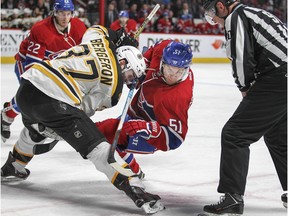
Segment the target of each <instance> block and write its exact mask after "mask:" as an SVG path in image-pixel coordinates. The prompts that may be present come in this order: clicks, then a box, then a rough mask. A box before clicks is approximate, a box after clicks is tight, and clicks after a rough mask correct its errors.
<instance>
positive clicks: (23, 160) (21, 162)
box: [12, 147, 33, 172]
mask: <svg viewBox="0 0 288 216" xmlns="http://www.w3.org/2000/svg"><path fill="white" fill-rule="evenodd" d="M12 155H13V157H14V158H15V160H16V161H15V162H13V163H12V164H13V166H14V167H15V168H16V169H17V170H18V171H20V172H23V171H25V167H26V165H27V164H28V163H29V162H30V160H31V159H32V158H33V155H25V154H23V153H20V152H19V151H18V150H17V149H16V148H15V147H14V148H13V153H12Z"/></svg>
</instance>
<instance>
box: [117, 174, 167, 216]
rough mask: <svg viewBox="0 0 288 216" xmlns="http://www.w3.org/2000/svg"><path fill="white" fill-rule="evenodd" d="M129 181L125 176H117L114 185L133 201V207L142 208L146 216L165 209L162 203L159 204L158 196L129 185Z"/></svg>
mask: <svg viewBox="0 0 288 216" xmlns="http://www.w3.org/2000/svg"><path fill="white" fill-rule="evenodd" d="M134 178H138V177H134ZM138 180H139V179H138ZM130 181H131V179H130ZM130 181H129V180H128V179H127V177H126V176H122V175H121V174H118V176H117V178H116V180H115V182H114V185H115V186H116V187H117V188H118V189H119V190H122V191H124V192H125V194H126V195H127V196H128V197H129V198H130V199H132V200H133V202H134V203H135V205H136V206H137V207H138V208H142V209H143V210H144V211H145V213H146V214H148V215H151V214H154V213H156V212H159V211H161V210H164V209H165V207H164V205H163V203H162V202H161V198H160V197H159V196H158V195H154V194H150V193H147V192H146V191H145V189H144V188H142V187H138V186H133V185H131V184H130Z"/></svg>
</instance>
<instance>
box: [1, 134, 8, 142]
mask: <svg viewBox="0 0 288 216" xmlns="http://www.w3.org/2000/svg"><path fill="white" fill-rule="evenodd" d="M1 140H2V142H3V143H5V142H6V140H7V139H6V138H5V137H3V136H2V135H1Z"/></svg>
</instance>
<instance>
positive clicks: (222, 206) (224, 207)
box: [203, 193, 244, 215]
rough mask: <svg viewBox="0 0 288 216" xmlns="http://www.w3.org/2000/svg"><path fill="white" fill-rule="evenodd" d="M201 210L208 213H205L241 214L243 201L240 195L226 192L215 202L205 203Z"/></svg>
mask: <svg viewBox="0 0 288 216" xmlns="http://www.w3.org/2000/svg"><path fill="white" fill-rule="evenodd" d="M203 210H204V211H205V212H207V213H209V214H206V215H242V214H243V211H244V202H243V198H242V196H241V195H238V194H230V193H226V194H225V195H224V196H221V197H220V201H219V202H218V203H217V204H212V205H206V206H204V209H203ZM204 215H205V214H204Z"/></svg>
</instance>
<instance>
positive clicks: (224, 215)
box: [197, 212, 243, 216]
mask: <svg viewBox="0 0 288 216" xmlns="http://www.w3.org/2000/svg"><path fill="white" fill-rule="evenodd" d="M217 215H219V214H213V213H208V212H205V213H199V214H197V216H217ZM241 215H243V214H233V213H222V214H221V216H241Z"/></svg>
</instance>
